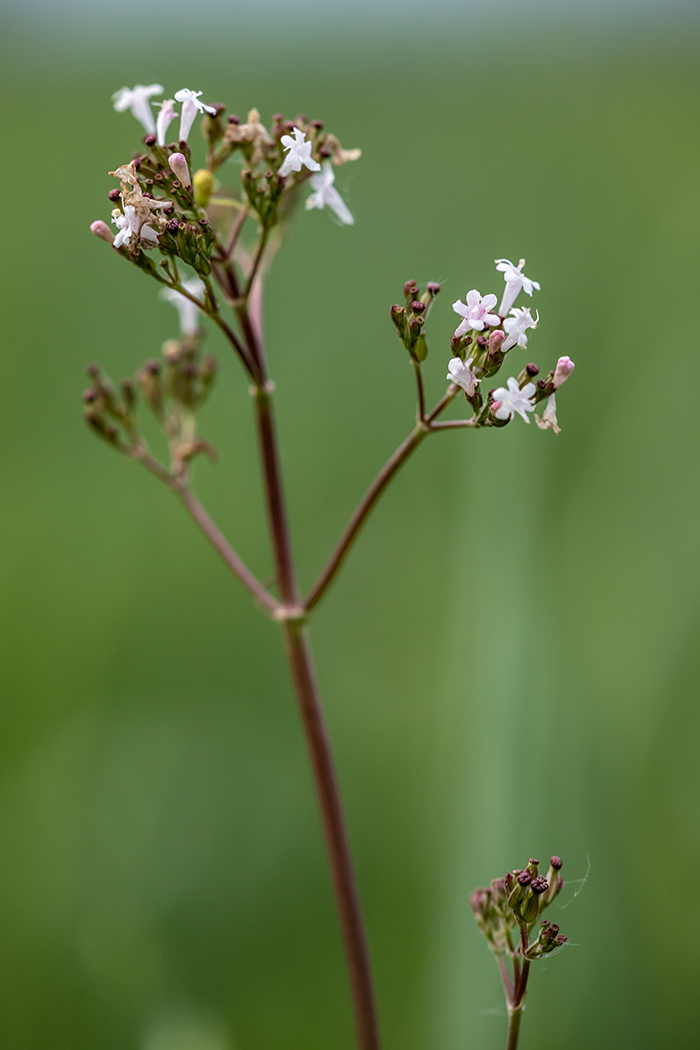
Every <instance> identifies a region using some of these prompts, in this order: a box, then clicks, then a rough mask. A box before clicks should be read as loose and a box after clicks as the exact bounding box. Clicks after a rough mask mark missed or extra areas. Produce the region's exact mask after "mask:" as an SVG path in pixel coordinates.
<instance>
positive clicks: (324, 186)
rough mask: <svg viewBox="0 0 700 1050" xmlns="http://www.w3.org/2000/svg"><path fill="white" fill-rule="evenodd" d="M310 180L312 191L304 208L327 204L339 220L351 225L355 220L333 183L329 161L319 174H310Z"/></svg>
mask: <svg viewBox="0 0 700 1050" xmlns="http://www.w3.org/2000/svg"><path fill="white" fill-rule="evenodd" d="M285 163H286V161H285ZM310 181H311V187H312V189H313V191H314V192H313V193H312V194H311V196H310V197H308V198H307V200H306V210H307V211H310V210H311V208H325V206H326V205H328V207H329V208H330V209H331V211H332V212H334V213H335V214H336V215H337V216H338V218H339V219H340V221H341V222H343V223H345V225H346V226H352V225H353V223H354V222H355V220H354V219H353V217H352V214H351V212H350V210H349V209H348V206H347V205H346V203H345V201H344V200H343V198H342V197H341V196H340V194H339V193H338V191H337V189H336V188H335V186H334V185H333V183H334V182H335V172H334V171H333V165H332V164H331V163H330V162H329V161H325V162H324V164H323V165H322V167H321V172H320V174H318V175H312V176H311V180H310Z"/></svg>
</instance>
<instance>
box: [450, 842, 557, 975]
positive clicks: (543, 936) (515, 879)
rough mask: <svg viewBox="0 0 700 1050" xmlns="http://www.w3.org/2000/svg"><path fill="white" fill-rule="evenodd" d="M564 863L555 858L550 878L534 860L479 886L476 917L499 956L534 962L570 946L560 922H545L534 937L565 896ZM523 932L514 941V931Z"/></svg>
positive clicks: (474, 901) (474, 898)
mask: <svg viewBox="0 0 700 1050" xmlns="http://www.w3.org/2000/svg"><path fill="white" fill-rule="evenodd" d="M561 867H562V862H561V860H560V858H559V857H552V859H551V861H550V864H549V871H548V872H547V876H546V878H543V877H542V876H541V875H540V874H539V861H537V860H535V859H534V858H530V861H529V863H528V865H527V868H525V869H524V870H522V871H521V870H520V869H519V868H515V869H514V870H513V871H512V872H510V871H509V872H507V873H506V875H505V878H502V879H493V881H492V882H491V883H490V884H489V885H488V886H479V887H478V888H477V889H475V890H474V892H473V893H472V895H471V898H470V904H471V908H472V911H473V912H474V918H475V919H476V922H477V925H478V927H479V929H480V930H481V932H482V933H483V935H484V937H485V938H486V940H487V942H488V946H489V948H490V949H491V951H492V952H493V953H494V955H495V956H497V957H498V956H501V957H503V956H508V957H509V958H510V959H514V960H522V959H527V960H530V961H533V960H535V959H540V958H542V956H544V955H549V953H550V952H553V951H554V950H555V949H556V948H561V947H562V946H563V945H564V944H565V943H566V937H564V936H562V934H560V933H559V927H558V926H557V924H556V923H551V922H549V921H547V920H546V919H545V920H544V921H542V922H541V926H540V930H539V932H538V935H537V937H536V938H535V939H534V940H532V938H531V934H532V930H533V928H534V926H535V924H536V923H537V922H538V920H539V919H540V916H541V914H542V912H543V911H544V909H545V908H547V907H548V906H549V905H550V904H551V903H552V901H553V900H554V898H555V897H556V896H557V895H558V894H559V893H561V890H562V889H563V887H564V880H563V879H562V878H561V876H560V874H559V872H560V871H561ZM514 931H519V935H518V937H517V938H516V939H517V941H518V943H517V944H516V941H515V940H514V939H513V932H514Z"/></svg>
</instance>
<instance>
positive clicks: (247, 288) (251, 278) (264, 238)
mask: <svg viewBox="0 0 700 1050" xmlns="http://www.w3.org/2000/svg"><path fill="white" fill-rule="evenodd" d="M268 236H269V233H268V231H267V230H263V232H262V233H261V235H260V243H259V244H258V248H257V251H256V253H255V258H254V259H253V265H252V266H251V268H250V273H249V274H248V280H247V281H246V285H245V288H244V289H243V298H244V299H247V298H248V296H249V295H250V290H251V288H252V287H253V281H254V280H255V275H256V274H257V272H258V267H259V266H260V263H261V261H262V257H263V252H264V251H265V245H266V244H267V238H268Z"/></svg>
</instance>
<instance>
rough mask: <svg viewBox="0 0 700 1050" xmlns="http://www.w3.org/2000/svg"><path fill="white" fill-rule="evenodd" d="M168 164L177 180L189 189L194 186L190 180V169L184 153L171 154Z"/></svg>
mask: <svg viewBox="0 0 700 1050" xmlns="http://www.w3.org/2000/svg"><path fill="white" fill-rule="evenodd" d="M168 164H169V165H170V167H171V169H172V172H173V174H174V176H175V178H176V179H178V181H179V182H181V183H182V185H183V186H185V187H186V188H187V189H189V188H190V186H191V185H192V180H191V179H190V169H189V168H188V167H187V160H186V158H185V156H184V154H183V153H171V154H170V156H169V157H168Z"/></svg>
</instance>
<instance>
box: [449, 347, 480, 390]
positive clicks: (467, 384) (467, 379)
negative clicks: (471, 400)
mask: <svg viewBox="0 0 700 1050" xmlns="http://www.w3.org/2000/svg"><path fill="white" fill-rule="evenodd" d="M472 360H473V358H471V357H470V358H469V360H468V361H462V359H461V358H460V357H453V358H452V360H451V361H450V363H449V365H448V366H447V379H449V380H450V382H451V383H456V384H457V386H461V388H462V390H464V392H465V394H466V395H467V397H473V396H474V394H475V393H476V376H475V375H474V373H473V372H472V370H471V364H472Z"/></svg>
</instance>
